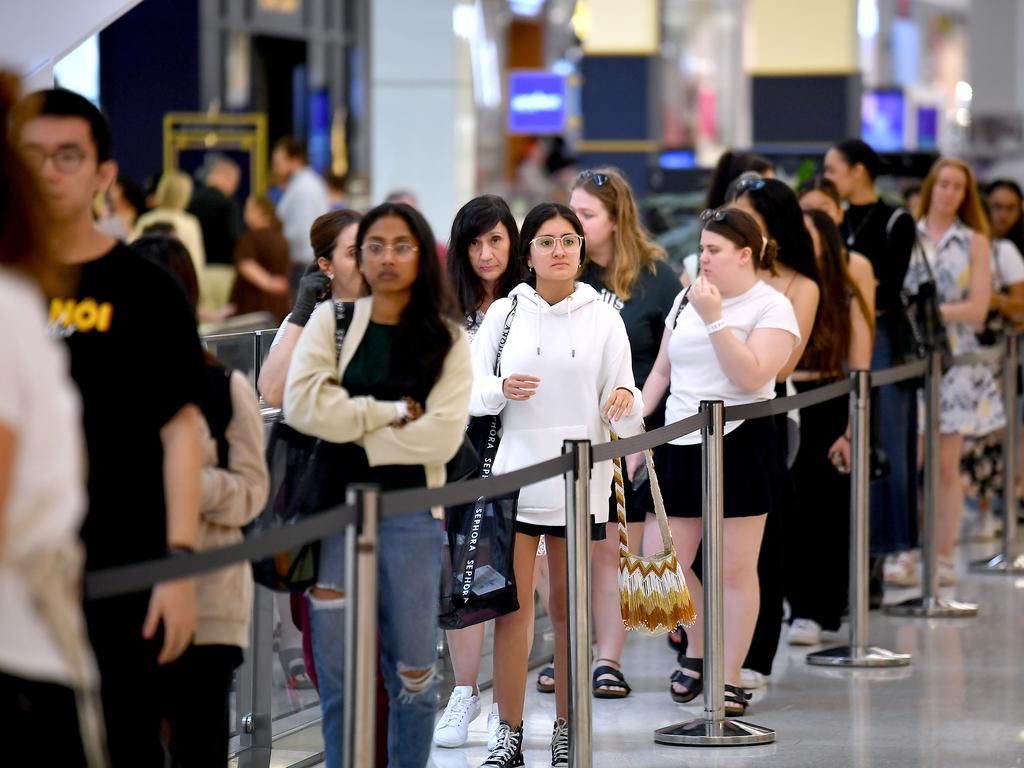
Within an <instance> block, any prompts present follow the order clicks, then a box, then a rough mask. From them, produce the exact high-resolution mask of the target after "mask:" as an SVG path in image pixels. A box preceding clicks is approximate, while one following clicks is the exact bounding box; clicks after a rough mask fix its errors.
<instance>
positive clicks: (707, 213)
mask: <svg viewBox="0 0 1024 768" xmlns="http://www.w3.org/2000/svg"><path fill="white" fill-rule="evenodd" d="M728 213H729V211H728V209H726V208H705V209H704V210H703V211H701V212H700V220H701V222H703V223H704V224H707V223H708V222H709V221H719V222H720V221H725V217H726V216H727V215H728Z"/></svg>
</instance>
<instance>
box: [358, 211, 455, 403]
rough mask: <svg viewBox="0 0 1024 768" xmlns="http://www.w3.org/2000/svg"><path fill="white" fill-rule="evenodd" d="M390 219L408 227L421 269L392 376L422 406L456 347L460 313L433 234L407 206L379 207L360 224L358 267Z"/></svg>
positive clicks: (399, 336)
mask: <svg viewBox="0 0 1024 768" xmlns="http://www.w3.org/2000/svg"><path fill="white" fill-rule="evenodd" d="M388 217H395V218H398V219H401V220H402V221H404V222H405V223H406V225H407V226H408V227H409V231H410V232H412V236H413V239H414V240H415V241H416V245H417V246H418V248H419V250H418V251H417V255H418V256H419V269H418V271H417V275H416V280H415V282H414V283H413V284H412V296H411V297H410V298H409V304H408V306H406V308H405V310H403V312H402V319H401V321H400V322H399V324H398V333H397V335H396V338H395V346H394V348H393V349H392V350H391V372H392V375H393V378H394V384H395V385H397V386H398V387H400V388H401V390H402V391H403V392H406V393H407V394H409V395H410V396H411V397H413V398H415V399H417V400H419V401H420V402H423V401H424V400H425V399H426V396H427V394H428V393H429V392H430V390H431V388H432V387H433V386H434V384H435V383H436V382H437V379H438V377H439V376H440V375H441V367H442V366H443V365H444V360H445V357H446V356H447V355H448V350H450V349H451V347H452V327H451V326H452V324H455V323H458V312H457V311H456V309H455V301H454V300H453V298H452V295H451V291H450V290H449V288H448V284H447V283H446V282H445V279H444V276H443V275H442V273H441V262H440V260H439V259H438V256H437V241H436V240H435V239H434V233H433V232H432V231H431V229H430V225H429V224H428V223H427V220H426V219H424V218H423V214H421V213H420V212H419V211H417V210H416V209H414V208H411V207H410V206H408V205H405V204H404V203H383V204H382V205H378V206H377V207H376V208H373V209H371V210H370V211H369V213H367V214H366V215H365V216H364V217H363V220H362V221H360V222H359V231H358V232H357V233H356V251H357V253H358V254H359V262H360V264H362V260H363V256H362V249H363V242H364V240H365V239H366V232H367V231H368V230H369V229H370V227H372V226H373V225H374V223H376V222H377V221H378V220H380V219H385V218H388Z"/></svg>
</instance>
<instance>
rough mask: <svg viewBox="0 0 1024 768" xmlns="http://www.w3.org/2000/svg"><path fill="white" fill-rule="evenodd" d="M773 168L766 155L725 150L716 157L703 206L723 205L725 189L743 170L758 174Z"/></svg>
mask: <svg viewBox="0 0 1024 768" xmlns="http://www.w3.org/2000/svg"><path fill="white" fill-rule="evenodd" d="M774 170H775V166H774V165H772V161H771V160H769V159H768V158H767V157H761V155H755V154H752V153H750V152H734V151H733V150H731V149H727V150H725V152H723V153H722V155H721V156H720V157H719V158H718V163H717V164H716V165H715V170H714V172H713V173H712V174H711V183H710V184H709V185H708V196H707V200H705V201H704V207H705V208H718V207H720V206H723V205H725V197H726V190H728V189H729V185H730V184H732V182H734V181H735V180H736V179H737V178H739V176H740V174H742V173H744V172H745V171H754V172H755V173H757V174H759V175H760V174H764V173H766V172H768V171H774Z"/></svg>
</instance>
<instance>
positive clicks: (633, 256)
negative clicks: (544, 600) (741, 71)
mask: <svg viewBox="0 0 1024 768" xmlns="http://www.w3.org/2000/svg"><path fill="white" fill-rule="evenodd" d="M569 205H570V207H571V208H572V210H573V212H574V213H575V214H576V215H577V216H579V219H580V221H581V222H582V223H583V230H584V232H585V233H586V235H585V236H586V239H587V258H586V261H585V263H584V266H583V275H582V278H581V279H582V281H583V282H585V283H588V284H589V285H591V286H593V288H594V289H595V290H596V291H597V294H598V296H599V297H600V298H601V300H602V301H604V302H605V303H606V304H609V305H611V306H612V307H613V308H614V309H615V310H616V311H618V313H619V315H620V316H621V317H622V322H623V323H624V324H625V326H626V335H627V336H628V337H629V347H630V350H631V352H632V365H633V377H634V379H635V380H636V386H637V388H642V387H643V385H644V382H645V381H646V380H647V374H649V373H650V371H651V367H652V366H653V365H654V360H655V358H657V356H658V347H659V345H660V344H661V336H662V332H663V331H664V328H665V315H667V314H668V311H669V308H671V306H672V302H673V300H675V297H676V295H677V294H678V293H679V288H680V285H679V278H678V277H677V276H676V274H675V273H674V272H673V271H672V268H671V267H670V266H669V265H668V264H667V263H666V261H665V252H664V250H663V249H662V248H661V246H659V245H657V244H656V243H654V242H653V241H652V240H651V239H650V238H649V237H648V236H647V234H646V233H645V232H644V231H643V229H641V228H640V221H639V216H638V215H637V209H636V202H635V200H634V199H633V192H632V190H631V189H630V188H629V183H628V182H627V181H626V179H625V178H624V177H623V176H622V174H621V173H620V172H619V171H617V170H616V169H614V168H598V169H595V170H591V171H584V172H583V173H581V174H580V175H579V176H578V177H577V179H576V182H575V184H573V188H572V196H571V198H570V200H569ZM664 416H665V409H664V403H658V404H657V407H656V409H655V410H654V411H653V412H652V415H651V417H650V418H649V419H647V428H648V429H653V428H655V427H660V426H661V425H662V424H663V423H664ZM635 479H636V478H633V477H628V478H626V482H625V483H624V488H623V490H624V491H625V501H626V520H627V523H628V525H629V537H630V541H633V542H637V543H639V542H640V541H641V539H642V537H643V527H644V522H645V520H646V519H647V515H648V514H651V515H653V514H654V506H653V503H652V500H651V489H650V483H649V481H647V480H646V479H645V480H644V481H643V483H642V484H637V485H636V488H635V490H634V483H635ZM609 503H610V507H609V521H608V531H607V536H606V537H605V538H604V539H603V540H602V541H600V542H598V543H597V544H595V545H594V591H593V606H594V621H595V632H596V635H597V658H596V659H595V662H594V663H595V666H596V667H597V668H596V669H595V671H594V676H593V690H594V695H595V696H596V697H598V698H604V699H618V698H623V697H625V696H627V695H629V692H630V687H629V684H628V683H627V682H626V679H625V677H624V676H623V674H622V671H621V669H620V668H619V658H620V656H621V655H622V647H623V645H624V644H625V642H626V630H625V628H624V627H623V625H622V613H621V610H620V608H619V582H618V575H619V567H618V564H619V542H618V533H617V520H616V513H615V499H614V495H613V496H612V497H611V498H610V501H609Z"/></svg>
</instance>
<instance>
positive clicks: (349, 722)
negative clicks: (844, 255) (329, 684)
mask: <svg viewBox="0 0 1024 768" xmlns="http://www.w3.org/2000/svg"><path fill="white" fill-rule="evenodd" d="M346 496H347V498H346V499H345V503H346V504H350V505H358V504H359V501H358V495H356V494H355V493H354V491H352V490H349V491H348V492H347V493H346ZM357 509H358V506H357ZM358 538H359V525H358V523H350V524H349V525H347V526H345V597H346V604H345V692H344V697H345V698H344V701H345V702H357V701H359V699H357V698H356V685H357V680H356V678H357V675H356V648H357V646H358V645H359V640H358V630H357V628H356V627H357V624H356V611H357V610H358V608H357V600H358V593H359V581H358V578H359V577H358V575H357V573H356V565H357V561H356V547H357V546H358V545H357V541H358ZM374 709H375V711H376V707H374ZM341 738H342V744H351V745H354V744H355V740H356V707H355V706H352V705H351V704H350V705H349V706H347V707H345V721H344V722H343V723H342V731H341ZM354 759H355V750H354V749H352V748H348V749H346V750H345V753H344V755H343V760H342V765H343V766H344V768H356V766H355V764H354V763H353V762H352V761H353V760H354Z"/></svg>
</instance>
